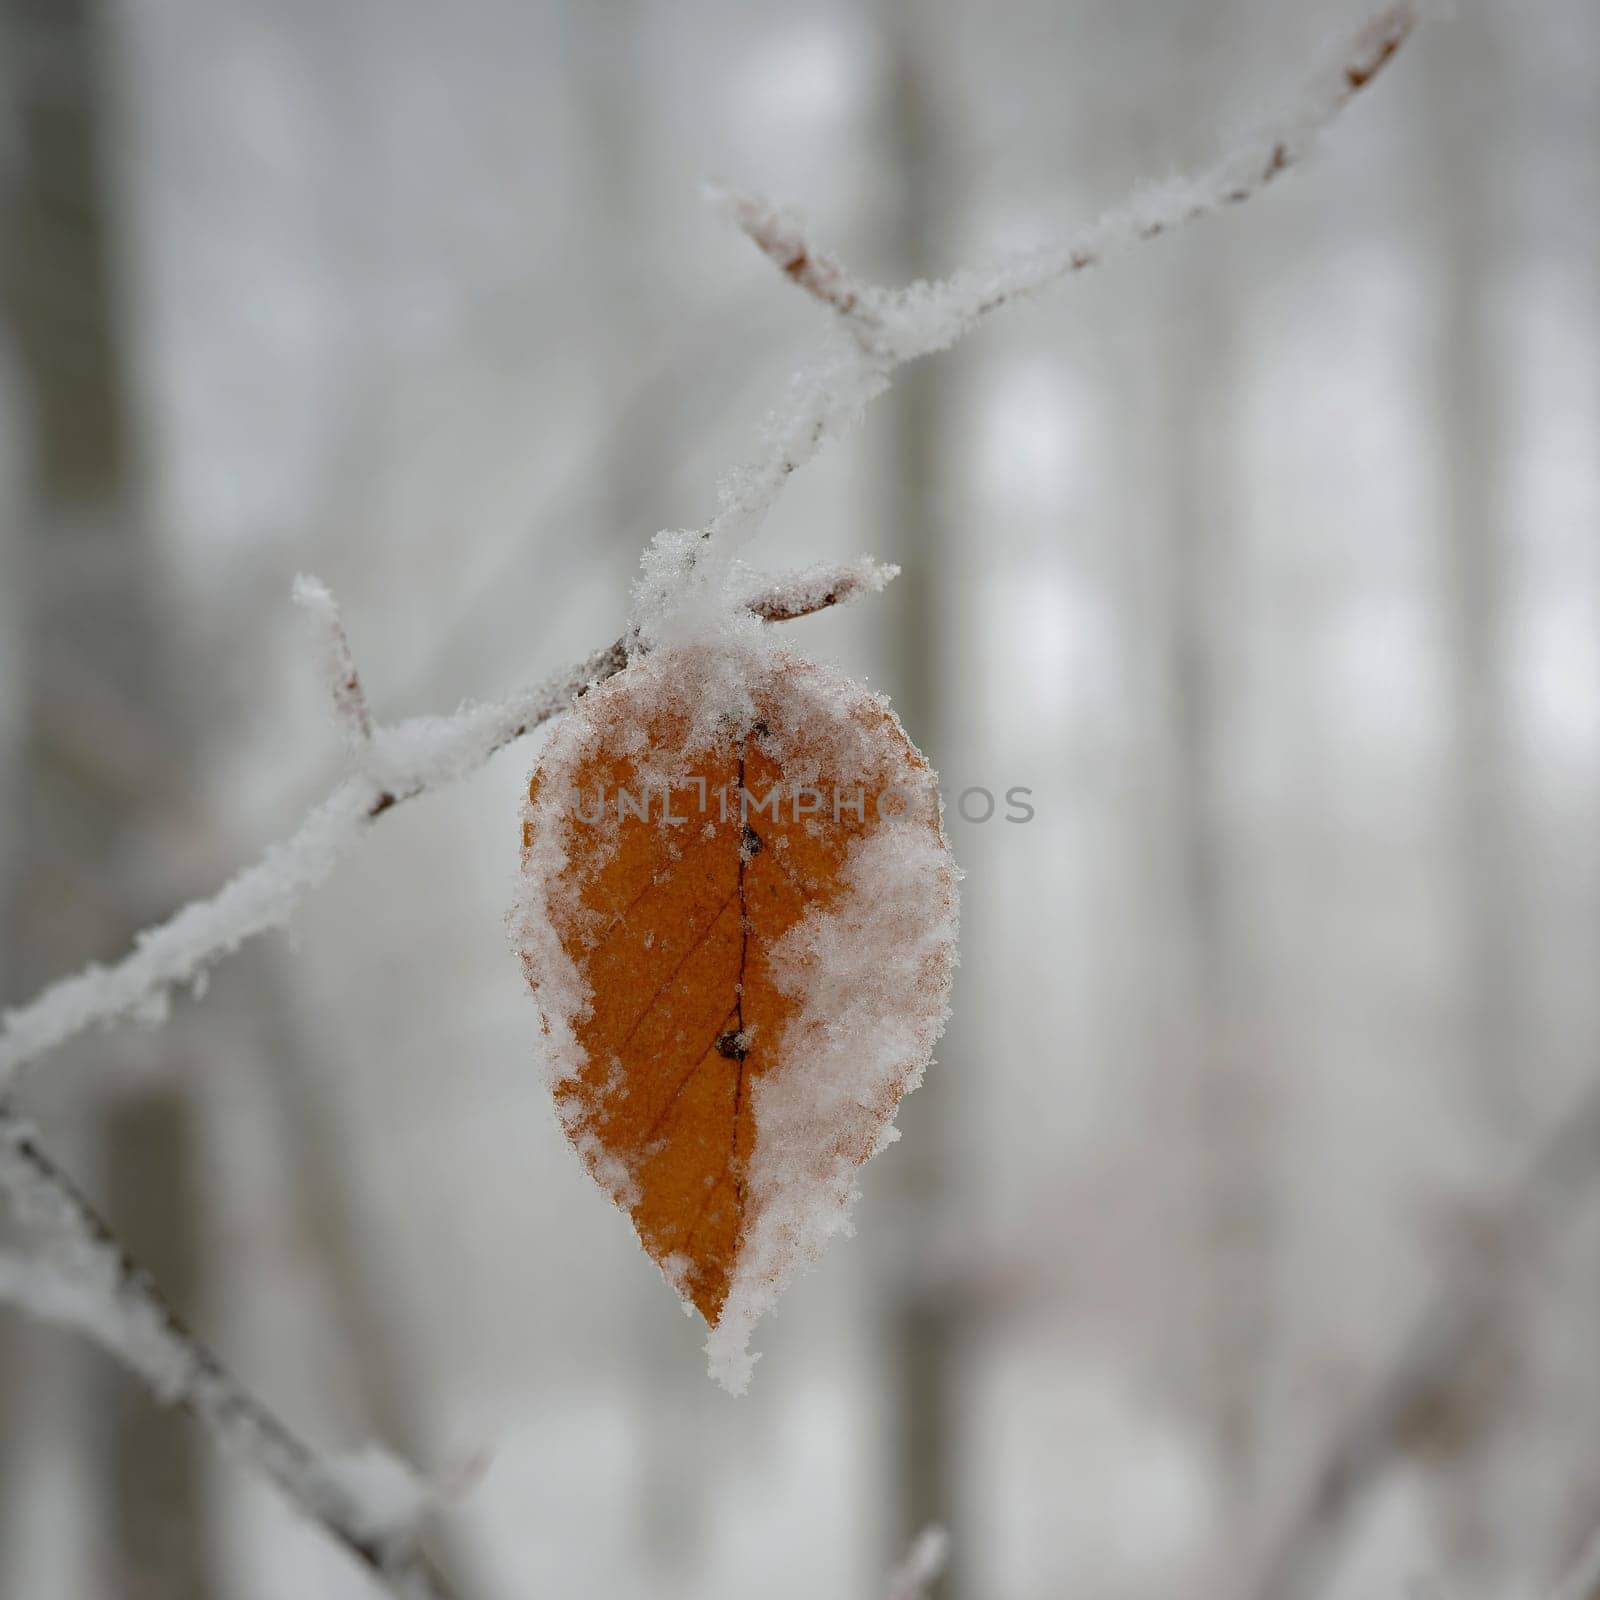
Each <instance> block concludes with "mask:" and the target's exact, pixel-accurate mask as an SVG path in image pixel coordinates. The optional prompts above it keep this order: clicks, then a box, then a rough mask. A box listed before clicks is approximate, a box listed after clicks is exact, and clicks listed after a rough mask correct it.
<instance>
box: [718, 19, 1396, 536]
mask: <svg viewBox="0 0 1600 1600" xmlns="http://www.w3.org/2000/svg"><path fill="white" fill-rule="evenodd" d="M1425 9H1426V0H1394V3H1392V4H1390V5H1388V6H1386V7H1384V9H1383V10H1381V11H1380V12H1378V13H1377V14H1376V15H1375V16H1373V17H1372V18H1370V19H1369V20H1368V21H1367V22H1366V23H1365V24H1363V26H1362V27H1361V28H1360V29H1358V30H1357V32H1356V33H1355V34H1354V35H1353V36H1352V37H1351V39H1350V40H1349V41H1347V43H1346V44H1345V45H1344V46H1343V48H1341V49H1340V50H1338V51H1336V52H1334V53H1332V54H1331V55H1330V57H1329V61H1328V64H1327V65H1326V66H1324V67H1323V68H1322V69H1321V70H1320V71H1318V72H1316V73H1314V74H1313V75H1312V77H1311V79H1310V81H1309V82H1308V83H1307V84H1306V85H1305V88H1304V90H1303V91H1302V93H1301V95H1300V97H1299V99H1298V101H1297V103H1296V105H1295V108H1294V109H1293V110H1292V111H1291V112H1290V113H1289V114H1288V115H1286V116H1283V117H1280V118H1278V119H1277V120H1275V121H1273V122H1270V123H1268V124H1265V125H1264V126H1263V127H1262V128H1260V129H1259V130H1258V131H1257V132H1256V133H1255V134H1254V135H1252V136H1251V137H1249V138H1247V139H1245V140H1244V141H1243V142H1242V143H1241V144H1240V145H1239V146H1238V147H1237V148H1236V149H1235V150H1233V151H1232V152H1231V153H1230V154H1228V155H1227V156H1226V157H1224V158H1223V159H1222V160H1221V161H1219V162H1217V163H1216V164H1215V165H1214V166H1212V167H1210V168H1209V169H1207V170H1206V171H1204V172H1202V173H1200V174H1198V175H1196V176H1194V177H1191V178H1188V179H1184V180H1182V181H1179V182H1175V183H1170V184H1166V185H1163V186H1161V187H1159V188H1153V189H1149V190H1146V191H1144V192H1141V193H1139V194H1137V195H1135V196H1133V197H1132V198H1131V199H1130V200H1129V201H1127V202H1126V203H1125V204H1124V205H1122V206H1120V207H1118V208H1117V209H1115V210H1113V211H1110V212H1107V213H1106V214H1105V215H1104V216H1102V217H1101V218H1100V219H1099V220H1098V221H1097V222H1095V223H1093V224H1091V225H1090V226H1089V227H1087V228H1085V229H1084V230H1082V231H1081V232H1079V233H1077V234H1075V235H1073V236H1071V237H1069V238H1067V239H1066V240H1064V241H1062V242H1060V243H1058V244H1054V245H1051V246H1048V247H1046V248H1043V249H1038V250H1032V251H1028V252H1026V253H1024V254H1021V255H1016V256H1012V257H1009V258H1007V259H1005V260H1003V261H1000V262H997V263H996V264H994V265H992V266H990V267H987V268H982V269H976V270H971V271H966V272H959V273H956V274H955V275H954V276H953V277H950V278H945V279H940V280H937V281H935V282H918V283H913V284H910V285H909V286H907V287H905V288H903V289H898V290H886V289H883V288H879V287H876V286H874V285H871V284H867V283H865V282H863V281H861V280H859V279H857V278H855V277H853V276H851V274H850V273H848V272H847V271H846V270H845V269H844V268H843V267H842V266H841V265H840V264H839V262H838V261H837V260H836V259H835V258H834V257H833V256H832V255H830V254H828V253H827V252H826V251H824V250H822V249H820V248H819V247H818V246H817V245H816V244H814V243H813V242H812V241H810V240H809V239H808V238H807V237H806V235H805V233H804V232H803V231H802V230H801V228H800V227H799V225H798V223H796V222H795V221H794V219H793V218H792V217H790V216H789V215H788V214H787V213H785V212H783V211H780V210H778V209H777V208H775V207H774V206H772V205H770V204H768V203H766V202H764V201H762V200H759V199H756V198H753V197H751V196H748V195H730V196H728V197H727V201H726V203H727V207H728V209H729V211H730V213H731V214H732V216H733V218H734V220H735V221H736V222H737V223H738V224H739V226H740V227H741V228H742V229H743V230H744V232H745V233H746V234H747V235H748V236H749V238H750V239H751V240H752V241H753V242H754V244H755V245H756V246H757V248H758V249H760V250H761V251H762V252H763V254H765V255H766V256H767V257H768V258H769V259H771V260H772V261H773V262H775V263H776V264H777V265H778V266H779V267H780V268H781V269H782V271H783V272H784V273H785V274H786V275H787V276H788V277H790V278H791V279H792V280H793V281H794V282H795V283H797V284H798V285H799V286H800V287H801V288H802V289H804V290H805V291H806V292H807V293H809V294H811V295H812V296H813V297H815V298H816V299H817V300H819V301H820V302H821V303H822V304H824V305H825V306H827V307H828V308H829V309H830V310H831V311H833V312H834V313H835V314H836V316H837V319H838V321H839V323H840V325H841V326H843V327H844V328H846V329H847V331H848V332H849V334H850V335H851V342H850V343H849V344H848V345H846V346H845V347H844V348H843V349H842V350H841V349H837V348H830V349H829V350H827V351H825V352H824V353H823V355H822V356H821V357H820V358H819V359H818V360H817V361H816V362H815V363H814V364H813V366H812V367H811V368H810V369H808V370H807V371H806V372H804V373H802V374H801V375H800V377H799V378H798V379H797V380H796V383H795V386H794V389H793V391H792V393H791V395H790V399H789V404H788V406H787V407H786V408H784V409H782V410H780V412H779V413H778V414H777V415H776V416H775V417H774V418H773V419H772V421H771V423H770V424H769V428H768V435H769V443H768V448H767V450H766V451H765V453H764V454H763V455H762V456H761V457H760V458H759V459H758V460H756V461H755V462H753V463H751V464H749V465H747V466H745V467H743V468H741V469H739V470H737V471H736V472H734V473H731V474H729V476H728V477H727V478H726V479H725V480H724V482H723V485H722V509H721V510H720V511H719V512H718V514H717V516H716V517H715V518H713V520H712V521H711V522H710V523H709V524H707V525H706V527H705V528H704V529H702V530H701V533H702V537H703V539H705V540H707V541H717V542H719V543H721V544H723V545H726V546H727V547H729V548H730V549H734V548H737V547H738V546H739V545H741V544H742V543H743V542H745V541H746V540H747V539H748V538H750V537H751V536H752V535H753V534H754V532H755V531H756V529H757V528H759V527H760V525H761V523H762V521H763V520H764V519H765V517H766V514H767V512H768V511H770V510H771V508H772V506H773V504H774V502H775V501H776V500H777V498H778V496H779V495H780V494H781V493H782V492H783V487H784V485H785V483H787V481H788V480H789V478H790V476H791V475H792V474H793V473H795V472H796V471H798V470H799V468H801V467H802V466H804V465H806V464H807V462H809V461H810V460H811V459H812V458H813V457H814V456H816V454H817V453H818V452H819V451H820V450H821V448H822V446H823V445H824V444H825V443H826V442H827V441H828V440H829V439H830V438H831V437H833V436H834V435H835V434H836V433H838V432H840V431H842V430H843V429H844V428H845V427H846V426H847V425H848V424H849V423H850V422H851V421H853V420H854V418H855V417H856V416H857V415H858V414H859V413H860V411H861V410H862V408H863V407H865V406H866V405H867V404H869V403H870V402H871V401H872V400H873V399H875V398H876V397H877V396H878V395H880V394H882V393H883V392H884V391H885V390H886V389H887V388H888V387H889V381H890V378H891V376H892V374H893V373H894V371H895V370H896V369H897V368H899V367H901V366H903V365H905V364H906V363H907V362H908V361H913V360H915V359H916V358H917V357H918V356H924V355H929V354H932V353H933V352H934V351H938V350H944V349H948V348H949V346H951V345H953V344H954V343H955V342H956V341H957V340H958V339H960V338H962V337H963V336H964V335H966V334H967V333H970V332H971V331H972V329H973V328H974V327H976V326H977V324H978V323H979V322H980V321H982V320H983V319H984V318H985V317H987V316H989V315H990V314H991V313H993V312H995V311H998V310H1000V309H1001V308H1002V307H1003V306H1007V305H1009V304H1011V303H1012V302H1013V301H1016V300H1020V299H1022V298H1024V297H1026V296H1029V295H1032V294H1035V293H1037V292H1038V291H1039V290H1041V289H1043V288H1046V287H1047V286H1049V285H1051V284H1053V283H1056V282H1058V281H1059V280H1061V279H1062V278H1066V277H1069V276H1071V275H1073V274H1075V273H1078V272H1082V271H1084V270H1086V269H1087V268H1089V267H1093V266H1098V265H1100V264H1101V263H1103V262H1105V261H1106V260H1108V259H1109V258H1110V257H1111V256H1113V255H1115V254H1117V253H1119V252H1121V251H1122V250H1124V249H1127V248H1128V247H1130V246H1132V245H1135V244H1139V243H1142V242H1143V241H1145V240H1148V239H1155V238H1158V237H1160V236H1161V235H1162V234H1164V233H1169V232H1171V231H1173V230H1174V229H1176V228H1179V227H1181V226H1183V225H1184V224H1185V223H1189V222H1193V221H1197V220H1198V219H1200V218H1201V217H1206V216H1211V215H1213V214H1215V213H1217V212H1219V211H1222V210H1224V209H1226V208H1227V207H1229V206H1235V205H1240V204H1242V203H1243V202H1245V201H1247V200H1250V199H1252V198H1253V197H1254V196H1256V195H1258V194H1260V193H1261V192H1262V190H1264V189H1266V188H1267V187H1268V186H1269V185H1271V184H1273V183H1275V182H1276V181H1277V180H1278V179H1279V178H1280V177H1282V176H1283V174H1284V173H1286V172H1289V171H1291V170H1292V169H1293V168H1295V167H1296V166H1298V165H1300V164H1301V163H1302V162H1303V161H1304V160H1305V158H1306V157H1307V156H1308V155H1309V154H1310V152H1311V150H1312V149H1313V147H1314V146H1315V143H1316V140H1317V138H1318V136H1319V135H1320V134H1321V133H1322V131H1323V130H1324V129H1325V128H1326V127H1327V126H1328V125H1329V124H1330V123H1332V122H1333V120H1334V119H1335V118H1336V117H1337V116H1338V114H1339V113H1340V112H1341V111H1342V110H1343V109H1344V108H1345V106H1347V105H1348V104H1349V103H1350V101H1351V100H1352V99H1353V98H1354V97H1355V96H1356V95H1357V94H1359V93H1360V92H1361V91H1362V90H1363V89H1365V88H1366V87H1367V85H1368V84H1370V83H1371V82H1372V80H1373V79H1374V78H1375V77H1376V76H1377V75H1378V73H1379V72H1381V71H1382V69H1383V68H1384V67H1385V66H1386V65H1387V64H1388V62H1389V61H1390V60H1391V59H1392V58H1393V57H1394V55H1395V53H1396V52H1397V51H1398V50H1399V48H1400V47H1401V45H1402V44H1404V43H1405V41H1406V40H1407V38H1409V37H1410V35H1411V34H1412V32H1413V31H1414V30H1415V29H1416V27H1417V25H1418V23H1419V22H1420V21H1421V20H1422V17H1423V15H1424V11H1425Z"/></svg>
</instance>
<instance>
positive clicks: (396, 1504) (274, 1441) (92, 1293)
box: [0, 1111, 451, 1600]
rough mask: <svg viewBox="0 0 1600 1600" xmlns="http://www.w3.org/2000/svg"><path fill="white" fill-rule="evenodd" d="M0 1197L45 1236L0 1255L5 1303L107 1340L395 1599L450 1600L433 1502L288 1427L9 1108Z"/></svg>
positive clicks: (393, 1472) (392, 1473)
mask: <svg viewBox="0 0 1600 1600" xmlns="http://www.w3.org/2000/svg"><path fill="white" fill-rule="evenodd" d="M0 1192H3V1193H4V1194H5V1196H6V1198H7V1200H8V1201H9V1202H10V1204H11V1206H12V1208H13V1209H14V1210H15V1212H16V1213H17V1215H18V1216H19V1217H20V1218H21V1219H22V1220H23V1221H24V1222H26V1223H27V1224H29V1225H30V1227H32V1228H34V1229H36V1230H37V1231H38V1232H39V1234H40V1235H41V1237H42V1241H43V1242H42V1245H41V1254H40V1255H38V1256H37V1257H21V1256H17V1255H13V1254H0V1300H6V1301H9V1302H11V1303H12V1304H14V1305H16V1306H19V1307H20V1308H21V1309H22V1310H24V1311H26V1312H28V1313H29V1314H30V1315H32V1316H35V1317H39V1318H42V1319H45V1320H47V1321H51V1322H55V1323H58V1324H63V1325H66V1326H68V1327H72V1328H75V1329H77V1330H78V1331H79V1332H81V1333H84V1334H87V1335H88V1336H89V1337H90V1338H92V1339H94V1340H95V1341H96V1342H97V1343H99V1344H101V1345H103V1346H104V1347H105V1348H106V1349H107V1350H108V1351H110V1353H111V1354H112V1355H114V1356H115V1357H116V1358H117V1359H118V1360H119V1361H121V1362H122V1363H123V1364H124V1365H125V1366H127V1367H128V1368H130V1369H131V1370H132V1371H133V1372H135V1373H137V1374H138V1376H139V1377H141V1378H142V1379H143V1380H144V1381H145V1382H146V1383H147V1384H148V1385H149V1387H150V1388H151V1390H152V1391H153V1392H154V1393H155V1395H156V1397H157V1398H158V1399H159V1400H161V1401H163V1402H164V1403H166V1404H168V1405H180V1406H182V1407H183V1408H184V1409H185V1410H186V1411H188V1412H189V1413H190V1414H191V1415H192V1416H194V1417H195V1419H196V1420H197V1421H198V1422H199V1423H200V1424H201V1426H202V1427H203V1428H204V1429H205V1430H206V1432H207V1433H209V1434H210V1435H211V1437H212V1439H213V1440H214V1441H215V1443H216V1444H217V1446H218V1448H220V1449H221V1450H222V1451H223V1452H224V1453H226V1454H227V1455H229V1456H231V1457H233V1458H234V1459H236V1460H238V1461H240V1462H243V1463H244V1464H246V1465H248V1466H250V1467H252V1468H254V1469H255V1470H256V1471H258V1472H261V1473H262V1474H264V1475H265V1476H266V1477H268V1478H270V1479H271V1480H272V1481H273V1482H274V1483H276V1484H277V1485H278V1487H279V1488H280V1489H281V1490H282V1491H283V1492H284V1494H285V1495H287V1496H288V1498H289V1499H290V1500H291V1501H293V1503H294V1504H295V1505H296V1506H297V1507H298V1508H299V1509H300V1510H301V1511H302V1512H303V1513H304V1514H305V1515H306V1516H307V1517H309V1518H310V1519H311V1520H312V1521H314V1522H316V1523H318V1524H319V1525H320V1526H321V1527H322V1528H323V1529H324V1530H325V1531H326V1532H327V1533H328V1534H329V1536H330V1537H331V1538H333V1539H334V1540H336V1541H337V1542H338V1543H339V1544H340V1545H342V1546H343V1547H344V1549H345V1550H346V1551H348V1552H349V1554H351V1555H352V1556H354V1557H355V1558H356V1559H357V1560H358V1561H360V1562H362V1563H363V1564H364V1565H365V1566H367V1567H368V1568H370V1569H371V1570H372V1572H373V1573H374V1574H375V1575H376V1576H377V1577H378V1578H379V1579H380V1580H381V1581H382V1582H383V1584H384V1585H385V1587H386V1588H387V1589H388V1590H389V1592H390V1593H391V1594H392V1595H394V1596H396V1597H397V1600H450V1595H451V1590H450V1587H449V1585H448V1584H447V1583H446V1581H445V1580H444V1578H443V1577H442V1576H441V1575H440V1574H439V1573H438V1572H436V1571H435V1570H434V1568H433V1567H432V1566H431V1565H430V1564H429V1562H428V1560H427V1558H426V1557H425V1556H424V1555H423V1554H422V1553H421V1551H420V1550H419V1549H418V1547H417V1521H418V1518H419V1517H420V1514H421V1512H422V1511H423V1509H424V1508H425V1506H426V1503H427V1501H428V1498H429V1496H428V1492H427V1490H426V1489H425V1488H424V1486H423V1485H422V1484H420V1483H419V1482H418V1480H417V1479H416V1477H415V1475H414V1474H413V1473H412V1472H411V1470H410V1469H409V1468H408V1467H406V1466H404V1465H403V1464H402V1463H401V1462H399V1461H398V1460H397V1459H396V1458H395V1457H393V1456H391V1455H389V1454H388V1453H387V1452H385V1451H380V1450H378V1449H376V1447H369V1448H368V1449H366V1450H365V1451H362V1452H361V1453H359V1454H357V1455H355V1456H349V1457H333V1456H325V1455H322V1454H320V1453H319V1452H318V1451H316V1450H314V1449H313V1448H312V1447H311V1446H310V1445H309V1444H307V1443H306V1442H305V1441H304V1440H302V1439H301V1438H300V1437H299V1436H298V1435H296V1434H295V1433H293V1432H291V1430H290V1429H289V1428H287V1427H286V1426H285V1425H284V1424H283V1423H282V1422H280V1421H279V1420H278V1419H277V1418H276V1417H275V1416H274V1415H273V1414H272V1413H271V1412H270V1411H268V1410H267V1409H266V1408H265V1407H264V1406H263V1405H262V1404H261V1403H260V1401H258V1400H256V1399H255V1398H254V1397H253V1396H252V1395H250V1394H249V1393H248V1392H247V1391H246V1390H245V1389H244V1388H243V1386H242V1385H241V1384H240V1383H239V1382H238V1380H237V1379H235V1378H234V1377H233V1376H232V1374H231V1373H229V1372H228V1371H227V1369H226V1368H224V1367H223V1365H222V1364H221V1362H219V1361H218V1360H217V1358H216V1357H215V1356H214V1355H213V1354H212V1353H211V1352H210V1351H209V1350H208V1349H207V1348H206V1347H205V1346H204V1345H203V1344H202V1343H201V1342H200V1341H199V1340H198V1339H196V1338H195V1337H194V1335H193V1334H191V1333H190V1332H189V1331H188V1329H187V1328H185V1327H184V1326H183V1324H182V1322H180V1321H179V1319H178V1317H177V1315H176V1314H175V1313H174V1312H173V1310H172V1308H171V1307H170V1306H169V1305H168V1304H167V1302H166V1300H165V1299H164V1298H163V1297H162V1294H161V1292H160V1290H159V1289H157V1287H156V1285H155V1283H154V1281H153V1280H152V1279H151V1277H150V1275H149V1274H148V1273H147V1272H145V1271H144V1269H143V1268H141V1267H140V1266H139V1265H138V1264H137V1263H136V1262H135V1261H134V1260H133V1259H132V1258H131V1257H130V1256H129V1255H128V1253H127V1251H126V1250H125V1249H124V1248H123V1247H122V1245H121V1244H120V1243H119V1242H118V1241H117V1239H116V1237H115V1235H114V1234H113V1233H112V1232H111V1230H110V1228H109V1227H108V1226H107V1225H106V1223H105V1222H104V1221H103V1220H102V1219H101V1217H100V1216H99V1215H98V1213H97V1212H96V1211H95V1210H94V1208H93V1207H92V1206H91V1205H90V1204H89V1203H88V1201H87V1200H85V1199H84V1198H83V1196H82V1195H81V1194H80V1193H79V1192H78V1189H77V1187H76V1186H75V1185H74V1184H73V1182H72V1180H71V1179H70V1178H68V1177H67V1176H66V1174H65V1173H64V1172H62V1171H61V1170H60V1168H58V1167H57V1166H56V1165H55V1163H54V1162H53V1161H52V1160H51V1159H50V1157H49V1156H48V1155H46V1154H45V1153H44V1151H43V1150H41V1149H40V1147H39V1145H38V1143H37V1142H36V1140H35V1138H34V1135H33V1132H32V1130H31V1129H30V1128H29V1127H28V1125H27V1124H26V1123H24V1122H22V1121H20V1120H19V1119H18V1118H17V1117H15V1116H14V1115H12V1114H11V1113H10V1112H6V1111H0Z"/></svg>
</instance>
